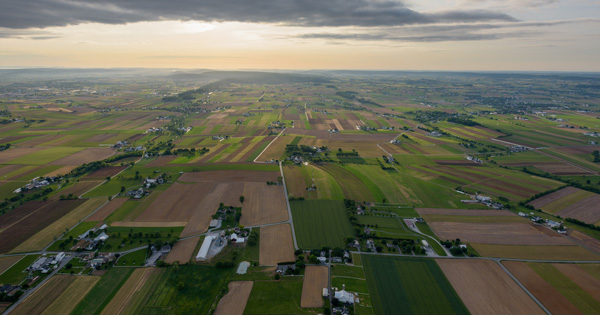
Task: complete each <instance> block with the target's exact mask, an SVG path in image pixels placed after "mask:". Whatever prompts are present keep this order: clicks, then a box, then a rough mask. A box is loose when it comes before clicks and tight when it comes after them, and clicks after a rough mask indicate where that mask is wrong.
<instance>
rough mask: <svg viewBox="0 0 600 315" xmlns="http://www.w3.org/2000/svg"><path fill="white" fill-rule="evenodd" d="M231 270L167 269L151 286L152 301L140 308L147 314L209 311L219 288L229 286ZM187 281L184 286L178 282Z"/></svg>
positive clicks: (192, 267)
mask: <svg viewBox="0 0 600 315" xmlns="http://www.w3.org/2000/svg"><path fill="white" fill-rule="evenodd" d="M230 272H231V270H229V269H217V268H215V267H211V266H198V265H182V266H179V268H169V269H166V270H165V272H163V273H162V274H161V275H160V276H159V277H157V278H158V279H157V281H156V282H155V285H154V286H152V287H150V288H149V289H148V290H149V294H148V297H149V298H148V300H147V302H146V303H145V304H142V305H139V306H138V308H137V311H139V312H140V313H144V314H159V313H160V314H164V313H165V312H167V313H176V314H206V313H207V312H208V311H209V310H210V308H211V306H212V304H213V302H214V301H215V298H216V297H217V294H218V293H219V291H221V290H223V289H224V288H225V287H226V285H227V282H228V281H227V279H228V278H229V274H230ZM179 283H183V288H182V289H177V285H178V284H179Z"/></svg>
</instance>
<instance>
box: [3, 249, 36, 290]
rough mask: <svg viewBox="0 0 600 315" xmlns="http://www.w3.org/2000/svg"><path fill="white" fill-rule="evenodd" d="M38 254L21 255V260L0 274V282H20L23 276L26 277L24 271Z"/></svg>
mask: <svg viewBox="0 0 600 315" xmlns="http://www.w3.org/2000/svg"><path fill="white" fill-rule="evenodd" d="M39 257H40V256H39V255H27V256H25V257H23V258H22V259H21V260H19V261H18V262H16V263H15V264H13V265H12V266H11V267H10V268H9V269H7V270H6V271H4V272H3V273H2V274H0V283H4V284H7V283H8V284H13V285H17V284H20V283H21V282H22V281H23V280H25V278H27V276H28V273H27V272H24V271H25V269H26V268H27V267H29V265H31V264H33V262H34V261H35V260H36V259H38V258H39Z"/></svg>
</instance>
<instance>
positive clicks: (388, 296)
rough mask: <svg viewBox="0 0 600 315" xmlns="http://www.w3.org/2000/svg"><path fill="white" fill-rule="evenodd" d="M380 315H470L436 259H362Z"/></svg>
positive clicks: (371, 257)
mask: <svg viewBox="0 0 600 315" xmlns="http://www.w3.org/2000/svg"><path fill="white" fill-rule="evenodd" d="M361 256H362V260H363V264H364V269H365V274H366V276H367V283H368V286H369V292H370V295H371V301H372V303H373V311H374V313H376V314H398V313H400V312H401V313H408V314H414V313H421V314H451V313H452V314H468V311H467V309H466V307H465V306H464V304H463V303H462V301H461V300H460V298H459V297H458V295H457V294H456V292H455V291H454V289H453V288H452V286H451V285H450V282H448V279H446V277H445V276H444V274H443V273H442V271H441V269H440V267H439V266H438V265H437V264H436V262H435V261H434V260H432V259H419V258H402V257H385V256H376V255H361Z"/></svg>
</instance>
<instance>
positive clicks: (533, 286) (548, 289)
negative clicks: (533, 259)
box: [502, 261, 597, 314]
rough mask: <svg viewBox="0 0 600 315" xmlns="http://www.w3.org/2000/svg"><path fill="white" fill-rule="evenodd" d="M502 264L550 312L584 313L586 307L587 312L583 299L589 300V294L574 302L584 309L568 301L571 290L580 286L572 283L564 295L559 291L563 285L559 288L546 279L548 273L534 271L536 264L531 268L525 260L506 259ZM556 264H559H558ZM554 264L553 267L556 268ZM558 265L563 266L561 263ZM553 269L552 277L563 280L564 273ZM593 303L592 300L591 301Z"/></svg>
mask: <svg viewBox="0 0 600 315" xmlns="http://www.w3.org/2000/svg"><path fill="white" fill-rule="evenodd" d="M502 264H503V265H505V266H506V268H508V270H509V271H510V272H511V273H512V274H513V275H514V276H515V277H517V279H518V280H519V282H521V283H522V284H523V285H524V286H525V287H526V288H527V290H529V291H530V292H531V293H532V294H533V295H534V296H535V297H536V298H537V299H538V300H539V301H540V302H541V303H542V304H543V305H544V306H545V307H546V308H547V309H548V310H549V311H550V312H552V313H553V314H574V313H586V312H585V311H586V309H587V311H588V312H587V313H589V311H590V309H589V305H587V303H585V300H586V299H587V300H588V301H590V302H591V300H590V296H589V295H587V296H586V299H582V300H577V301H576V302H575V303H577V304H580V305H581V307H582V308H584V309H579V308H578V307H577V306H576V305H575V304H574V303H572V301H570V300H569V299H568V298H567V296H568V297H570V298H571V299H573V293H575V292H573V291H574V290H582V289H581V288H580V287H578V286H577V285H576V284H574V283H572V284H571V287H570V288H569V291H571V292H565V293H566V295H564V294H563V293H561V291H563V292H564V291H565V288H564V287H561V288H560V289H561V290H559V287H558V286H555V285H553V284H551V283H550V282H549V281H548V280H549V278H548V276H550V274H549V273H545V274H544V273H542V274H543V275H544V277H543V276H542V275H541V274H539V273H538V272H536V270H534V269H540V268H539V267H538V266H536V265H533V266H534V267H533V268H532V265H531V264H529V263H525V262H518V261H507V262H503V263H502ZM556 266H559V265H558V264H557V265H556ZM556 266H555V268H556ZM560 266H563V265H562V264H561V265H560ZM564 266H566V267H567V268H568V269H570V271H571V270H572V269H575V270H576V272H578V273H581V272H584V273H585V271H583V270H582V269H581V268H579V267H578V266H577V265H564ZM541 269H542V270H544V269H549V270H552V267H547V268H544V267H542V268H541ZM552 271H554V274H553V275H552V276H551V277H552V278H554V277H556V276H559V275H560V278H562V279H561V280H563V281H565V279H564V277H565V275H564V274H562V275H561V272H560V271H559V270H558V269H555V270H552ZM587 276H588V277H589V278H590V280H591V281H592V283H593V281H594V280H596V281H597V279H594V278H593V277H591V276H590V275H589V274H587ZM553 282H554V281H553ZM584 295H585V294H582V292H579V294H578V296H581V297H583V296H584ZM592 303H593V302H592Z"/></svg>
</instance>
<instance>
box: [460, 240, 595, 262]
mask: <svg viewBox="0 0 600 315" xmlns="http://www.w3.org/2000/svg"><path fill="white" fill-rule="evenodd" d="M470 245H471V246H473V248H474V249H475V250H476V251H477V252H478V253H479V255H481V256H484V257H502V258H516V259H551V260H598V259H599V258H600V256H599V255H597V254H595V253H593V252H591V251H589V250H587V249H585V248H583V247H581V246H577V245H543V246H536V245H494V244H480V243H470Z"/></svg>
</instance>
